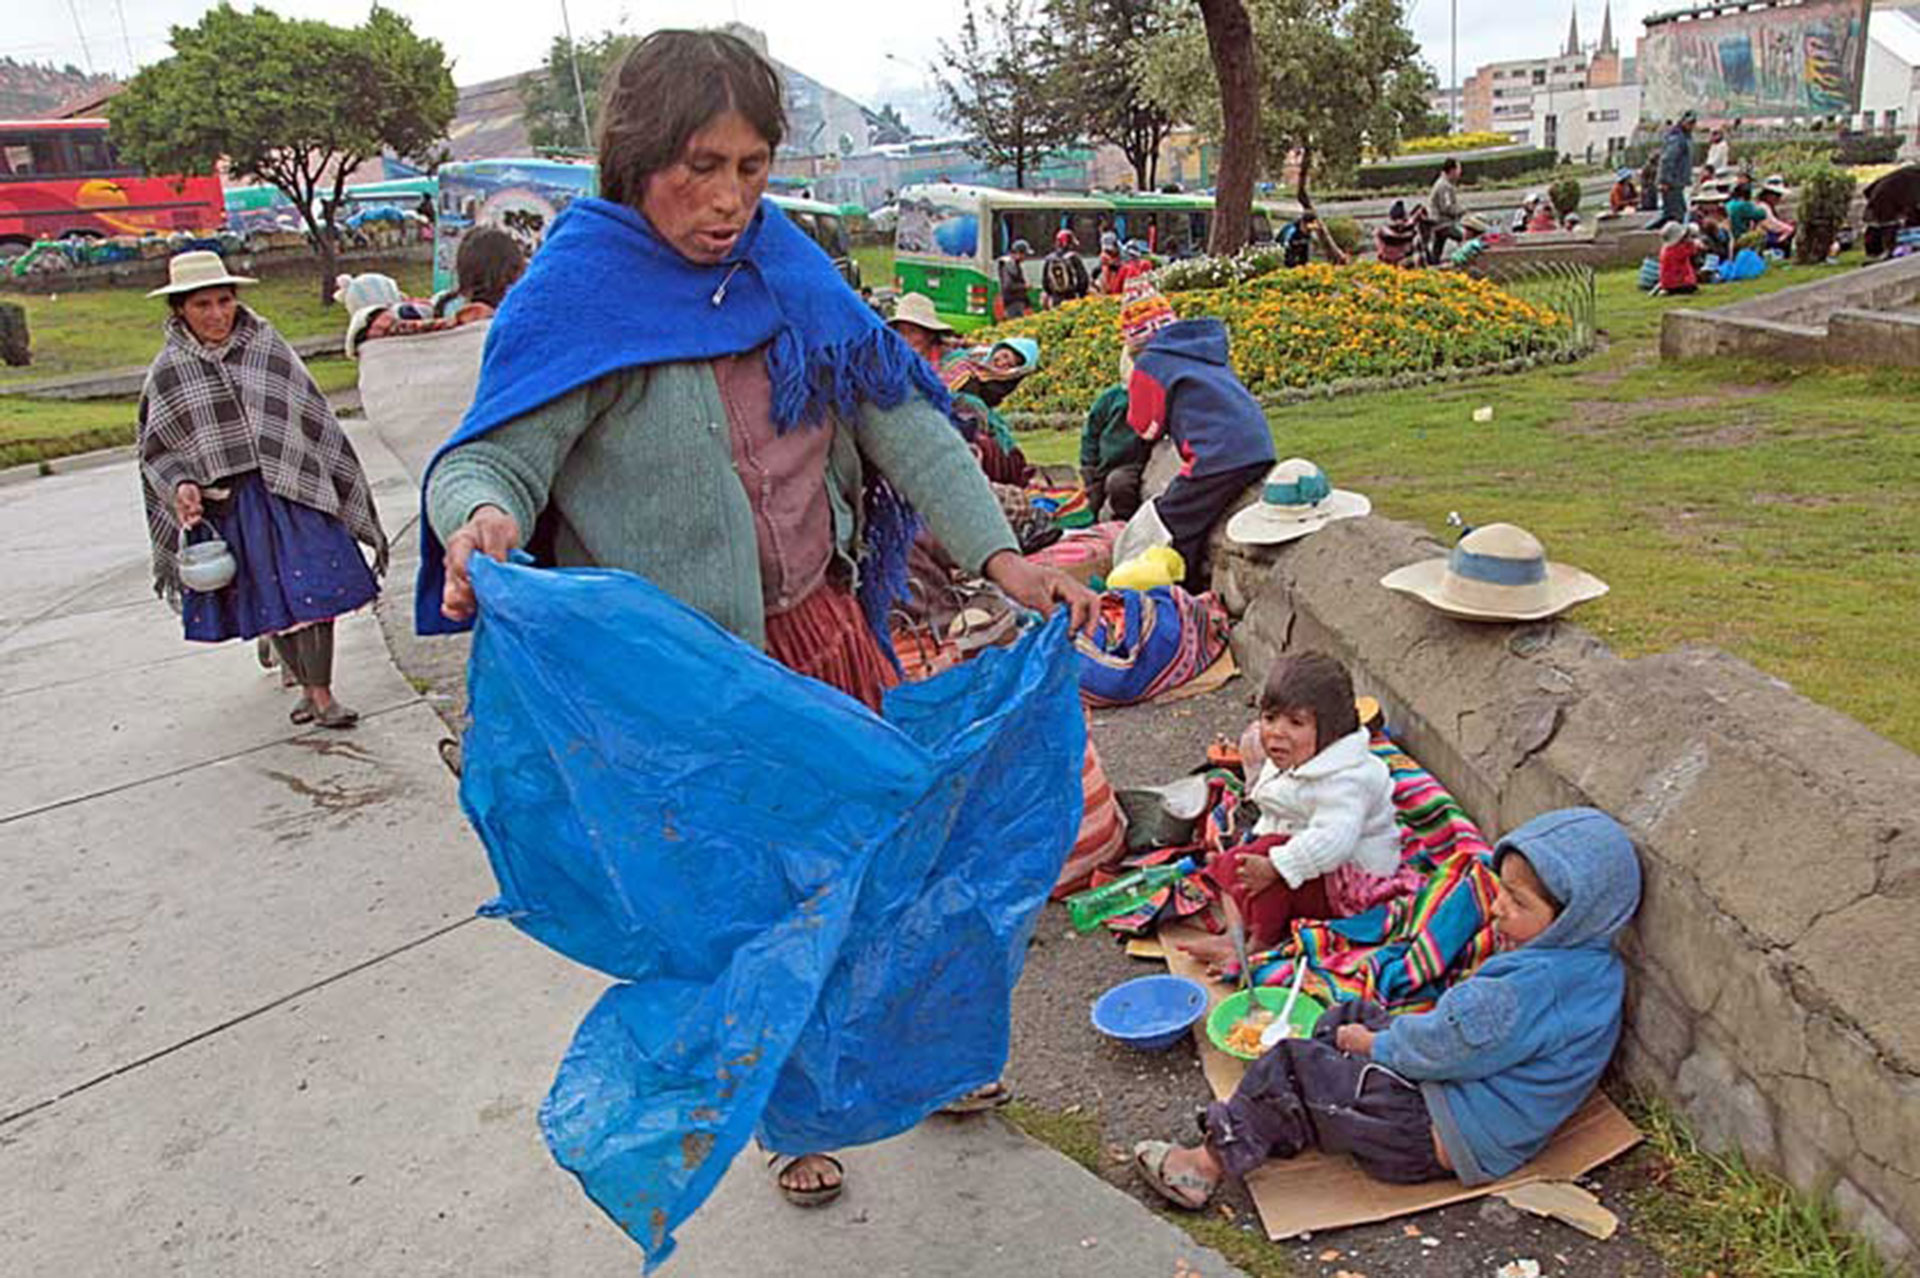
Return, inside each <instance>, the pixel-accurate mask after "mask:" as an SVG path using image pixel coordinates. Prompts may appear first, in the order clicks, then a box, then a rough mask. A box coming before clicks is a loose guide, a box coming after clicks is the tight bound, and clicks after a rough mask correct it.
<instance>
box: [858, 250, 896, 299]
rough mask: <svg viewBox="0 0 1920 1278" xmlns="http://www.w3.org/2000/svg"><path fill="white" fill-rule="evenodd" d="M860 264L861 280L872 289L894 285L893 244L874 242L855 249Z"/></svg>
mask: <svg viewBox="0 0 1920 1278" xmlns="http://www.w3.org/2000/svg"><path fill="white" fill-rule="evenodd" d="M853 260H854V261H856V262H858V263H859V264H860V282H861V283H863V284H865V285H866V286H867V287H868V288H871V289H883V288H892V287H893V245H891V244H874V245H868V246H865V247H861V248H856V249H854V250H853Z"/></svg>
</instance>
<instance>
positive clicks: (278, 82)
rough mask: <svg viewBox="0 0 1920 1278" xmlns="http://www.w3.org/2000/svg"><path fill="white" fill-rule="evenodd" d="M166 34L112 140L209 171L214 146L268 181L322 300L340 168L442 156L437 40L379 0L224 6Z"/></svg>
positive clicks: (341, 183) (447, 94)
mask: <svg viewBox="0 0 1920 1278" xmlns="http://www.w3.org/2000/svg"><path fill="white" fill-rule="evenodd" d="M172 41H173V54H172V56H171V57H168V58H167V59H165V60H164V61H161V62H156V63H154V64H153V65H152V66H149V67H147V68H145V69H144V70H142V71H141V72H140V73H139V74H138V75H136V76H135V77H134V78H133V81H132V82H131V83H130V84H129V85H128V86H127V88H126V91H125V92H123V93H121V94H120V95H119V96H118V97H116V98H115V99H113V101H112V102H111V103H110V104H109V106H108V110H109V112H110V113H111V116H112V120H113V137H114V144H115V146H117V147H118V148H119V150H120V152H121V154H123V155H125V156H126V157H127V158H128V159H130V160H131V161H133V162H134V163H136V164H138V165H140V166H141V167H142V168H145V169H147V170H148V171H149V172H155V173H211V172H213V171H214V167H215V165H217V164H218V163H219V162H220V160H221V159H222V158H223V157H224V158H225V160H226V162H227V171H228V172H229V173H231V174H233V175H234V176H236V177H241V178H249V179H253V180H256V181H262V182H268V183H271V184H272V185H274V186H276V187H278V188H279V189H280V190H281V192H282V193H284V194H285V195H286V197H287V198H288V199H289V200H291V201H292V202H293V207H294V208H295V209H296V210H298V212H299V214H300V217H301V219H302V220H303V221H304V222H305V223H306V226H307V234H308V236H309V238H310V239H311V240H312V242H313V245H314V248H315V251H316V252H317V253H318V254H319V256H320V263H321V272H320V297H321V300H322V301H330V300H332V296H333V277H334V271H335V267H336V266H337V264H338V256H337V255H338V235H339V231H338V228H337V226H336V225H335V216H336V214H337V213H338V211H339V208H340V202H341V195H342V192H343V191H344V190H345V188H346V182H347V175H348V174H349V173H351V172H353V170H354V169H356V168H358V167H359V166H360V165H361V164H363V163H365V162H366V161H368V160H371V159H373V158H374V157H375V156H378V155H380V154H381V153H382V152H386V151H390V152H393V153H394V154H396V155H399V156H401V157H403V158H408V159H414V160H418V161H419V162H421V163H422V164H424V165H427V166H432V165H433V164H435V163H437V161H438V158H439V157H438V156H437V155H436V154H434V152H435V148H436V144H437V143H438V142H439V141H440V139H441V138H443V137H445V136H446V132H447V125H448V124H449V123H451V122H452V120H453V111H454V102H455V95H454V88H453V75H452V73H451V72H450V71H449V70H448V69H447V60H446V57H445V55H444V54H443V53H442V52H441V49H440V45H439V42H438V41H434V40H426V39H422V38H421V37H419V36H416V35H415V34H414V33H413V28H412V27H411V26H409V25H408V23H407V20H406V19H405V18H403V17H401V16H400V15H399V14H397V13H395V12H393V11H392V10H391V9H383V8H381V7H380V6H379V5H377V4H376V5H375V6H374V7H373V10H372V11H371V12H370V13H369V14H368V15H367V20H366V21H365V22H364V23H362V24H361V25H360V26H358V27H352V28H346V27H336V26H332V25H330V24H328V23H325V22H316V21H311V20H306V19H289V18H282V17H280V16H279V15H277V14H275V13H272V12H270V11H268V10H266V9H254V10H252V11H250V12H247V13H240V12H237V11H235V10H234V9H233V8H232V7H231V6H230V5H226V4H222V5H220V6H219V7H218V8H215V9H211V10H208V11H207V13H206V14H205V15H204V16H202V18H201V19H200V24H199V25H198V26H194V27H175V28H173V33H172Z"/></svg>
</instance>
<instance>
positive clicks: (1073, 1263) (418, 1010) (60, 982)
mask: <svg viewBox="0 0 1920 1278" xmlns="http://www.w3.org/2000/svg"><path fill="white" fill-rule="evenodd" d="M355 433H356V436H357V442H358V444H359V447H360V449H361V452H362V455H363V457H364V458H365V459H366V461H367V464H368V470H369V472H370V474H371V476H372V478H373V480H374V481H375V485H376V496H377V499H378V501H379V503H380V507H381V511H382V514H383V516H384V518H385V519H386V521H387V526H388V527H389V528H390V529H394V530H404V529H406V527H407V525H408V523H409V521H410V519H411V515H412V511H413V503H414V498H413V484H412V481H411V479H410V477H409V476H408V475H407V474H406V473H405V472H404V470H403V469H402V468H401V466H400V464H399V463H398V462H397V461H396V460H395V458H394V455H393V454H392V453H391V452H389V451H388V449H387V448H386V447H385V446H384V445H383V444H382V443H381V442H380V441H379V440H378V439H376V438H374V437H373V436H372V435H371V433H370V432H367V431H366V430H365V429H364V428H356V431H355ZM407 537H408V534H407V533H405V532H402V540H403V541H404V540H406V539H407ZM404 581H405V576H404V575H400V576H397V577H396V583H397V584H404ZM176 625H177V623H176V622H175V621H174V619H173V618H172V616H171V615H170V614H169V613H168V612H167V611H166V610H165V609H164V608H163V607H161V606H160V605H158V604H157V603H155V602H154V600H153V598H152V596H151V594H150V592H149V590H148V586H147V572H146V551H145V540H144V533H143V530H142V526H141V521H140V515H139V509H138V504H137V501H136V485H135V477H134V473H133V470H132V467H131V465H130V464H128V463H118V464H110V465H106V466H101V467H96V468H92V469H87V470H82V471H78V472H75V473H71V474H62V475H57V476H53V477H50V478H46V479H39V480H33V481H29V482H26V483H19V484H14V485H10V486H6V487H0V722H4V723H5V724H6V726H7V736H8V750H7V761H8V766H7V767H6V768H5V769H4V770H0V871H4V876H5V882H6V884H7V887H8V891H7V892H6V893H5V894H4V896H0V1025H4V1027H5V1028H4V1033H0V1274H8V1275H13V1274H19V1275H40V1274H61V1275H66V1276H70V1278H89V1276H91V1275H125V1274H141V1275H143V1276H147V1278H152V1276H155V1275H163V1274H191V1275H195V1276H196V1278H204V1276H207V1275H241V1276H245V1278H262V1276H270V1275H276V1276H277V1275H288V1274H296V1273H298V1274H308V1273H312V1274H327V1273H337V1274H349V1275H354V1276H355V1278H363V1276H374V1275H404V1276H406V1278H412V1276H414V1275H443V1274H444V1275H460V1276H461V1278H478V1276H481V1275H545V1274H569V1275H586V1274H631V1273H635V1272H637V1267H638V1262H639V1258H640V1257H639V1252H638V1250H637V1249H636V1248H634V1247H632V1246H631V1245H630V1244H629V1243H628V1242H627V1241H626V1240H625V1239H624V1238H623V1237H621V1236H620V1235H619V1233H618V1232H617V1231H616V1230H615V1229H614V1228H613V1227H612V1226H611V1225H610V1224H609V1223H608V1222H606V1221H605V1220H604V1219H603V1218H602V1217H601V1216H600V1215H599V1214H598V1212H597V1211H596V1210H595V1209H594V1208H593V1207H592V1206H591V1204H590V1203H588V1201H587V1200H586V1198H585V1197H584V1196H583V1195H582V1194H580V1193H579V1192H578V1191H577V1190H576V1188H575V1187H574V1185H573V1182H572V1181H571V1180H570V1179H569V1178H568V1177H567V1176H565V1175H564V1174H563V1173H561V1172H560V1171H559V1170H558V1169H557V1168H556V1167H555V1166H554V1165H553V1164H552V1163H551V1162H550V1160H549V1159H548V1157H547V1155H546V1152H545V1150H544V1148H543V1147H542V1145H541V1142H540V1137H539V1134H538V1130H537V1127H536V1124H535V1114H536V1110H537V1107H538V1105H539V1102H540V1099H541V1097H542V1095H543V1094H544V1092H545V1089H546V1086H547V1083H548V1081H549V1079H550V1078H551V1076H552V1072H553V1069H554V1066H555V1064H556V1063H557V1061H558V1059H559V1056H560V1054H561V1052H562V1051H563V1050H564V1047H565V1045H566V1042H567V1040H568V1037H569V1035H570V1033H571V1031H572V1028H573V1026H574V1024H575V1023H576V1022H577V1021H578V1019H579V1018H580V1016H581V1015H582V1014H583V1013H584V1012H585V1011H586V1009H587V1007H588V1006H589V1005H590V1004H591V1002H592V1000H593V999H594V997H595V996H596V994H597V992H598V989H599V981H598V980H597V978H594V977H593V976H591V975H590V974H588V973H586V972H584V971H583V970H581V969H578V968H575V967H574V966H572V965H571V964H569V963H566V962H564V961H563V960H561V959H559V958H557V957H555V956H553V955H551V954H549V953H548V952H547V951H545V950H543V949H541V948H539V947H538V946H535V945H534V944H532V943H531V942H528V941H526V940H524V939H522V938H521V937H520V936H519V935H518V934H517V933H515V932H513V931H512V930H511V929H510V928H508V927H507V926H506V925H504V924H498V923H490V922H484V921H479V920H476V919H475V918H474V917H473V910H474V907H475V906H476V905H477V904H478V903H479V902H481V901H482V900H484V899H486V898H487V897H488V896H489V895H490V894H491V890H492V884H491V882H490V879H489V876H488V874H487V871H486V868H485V862H484V859H483V858H482V856H481V854H480V851H479V849H478V847H477V846H476V844H475V843H474V841H473V839H472V837H471V835H470V834H469V832H468V830H467V828H466V826H465V824H464V822H463V821H462V819H461V818H460V816H459V815H458V812H457V809H456V806H455V796H454V788H453V783H452V781H451V779H450V778H449V777H448V776H447V775H446V774H445V772H444V771H443V770H442V769H441V767H440V764H439V762H438V760H437V759H436V757H435V755H434V752H433V749H432V746H433V742H434V740H435V739H436V737H437V736H438V735H439V734H440V731H441V724H440V721H439V719H438V718H437V716H436V715H435V713H434V711H433V710H432V708H431V707H430V706H429V705H428V704H427V703H426V702H425V701H423V700H422V698H421V697H420V696H419V694H417V693H416V692H415V690H414V687H413V686H412V685H411V684H410V683H409V682H408V680H407V679H405V678H403V677H401V675H400V673H399V672H398V671H397V670H396V669H395V668H394V666H393V665H392V663H391V662H390V660H389V657H388V651H387V648H386V646H385V644H384V643H383V642H382V639H381V634H380V629H379V626H378V625H377V624H376V622H375V620H374V619H373V618H372V617H371V616H361V617H356V618H353V619H350V620H348V621H346V622H344V623H343V624H342V628H341V631H340V639H341V653H340V662H339V671H340V673H339V678H338V687H339V690H340V692H341V694H342V696H343V697H344V698H346V699H347V700H348V701H349V702H350V703H351V704H353V705H356V706H357V707H358V708H360V709H361V710H362V712H363V713H364V714H365V715H366V719H365V721H364V723H363V724H362V726H361V728H360V729H359V730H358V731H356V732H353V733H349V734H339V735H334V734H325V733H321V732H301V731H298V730H296V729H294V728H293V727H292V726H291V725H289V724H288V723H287V720H286V717H285V711H286V709H287V708H288V705H289V702H290V697H289V696H288V695H287V694H286V693H283V692H282V691H281V690H280V688H279V687H278V684H277V681H276V680H274V679H273V678H271V677H270V676H267V675H265V674H263V673H262V672H261V671H259V670H258V669H257V668H256V667H255V666H254V664H253V658H252V653H251V650H250V647H247V646H242V645H238V644H229V645H223V646H220V647H213V648H203V647H189V646H188V645H186V644H185V643H183V642H182V641H181V640H180V639H179V638H178V631H177V629H176ZM848 1161H849V1163H850V1166H851V1168H852V1173H853V1178H854V1179H853V1181H852V1187H851V1188H850V1190H849V1192H848V1195H847V1197H846V1198H845V1199H844V1200H843V1201H842V1202H841V1203H840V1204H838V1205H837V1206H835V1207H834V1208H832V1209H830V1210H828V1211H826V1212H821V1213H814V1214H803V1213H800V1212H798V1211H795V1210H792V1209H789V1208H786V1207H785V1206H784V1205H782V1204H780V1203H779V1202H778V1201H777V1200H776V1199H775V1198H774V1197H773V1195H772V1194H771V1191H770V1189H769V1187H768V1186H767V1184H766V1183H765V1182H764V1180H763V1178H762V1173H760V1172H759V1170H758V1169H757V1168H755V1167H752V1166H749V1165H748V1160H745V1159H743V1160H742V1161H741V1162H740V1163H739V1164H737V1165H736V1167H735V1168H734V1171H733V1173H732V1174H731V1175H730V1176H729V1178H728V1179H727V1181H726V1182H725V1183H724V1184H723V1185H722V1187H721V1189H720V1191H719V1193H718V1194H717V1195H716V1197H715V1199H714V1200H713V1202H711V1203H710V1204H709V1205H708V1208H707V1209H706V1210H705V1211H704V1212H703V1213H702V1214H701V1215H700V1217H698V1218H697V1219H696V1220H695V1221H694V1222H693V1223H692V1224H691V1225H689V1226H688V1227H687V1228H686V1229H685V1230H684V1231H683V1233H682V1235H681V1237H682V1249H681V1252H680V1255H679V1257H678V1258H677V1259H676V1260H675V1261H674V1262H673V1263H672V1264H671V1265H670V1267H669V1270H668V1272H670V1273H672V1272H679V1273H683V1274H688V1275H695V1276H700V1278H709V1276H710V1278H726V1276H731V1275H750V1274H751V1275H780V1274H803V1273H826V1274H844V1273H861V1274H872V1275H891V1274H900V1275H907V1274H913V1275H962V1274H968V1275H975V1274H977V1275H997V1274H1009V1275H1011V1274H1021V1275H1029V1274H1036V1273H1038V1274H1048V1275H1082V1274H1084V1275H1089V1276H1091V1275H1095V1274H1099V1275H1103V1278H1113V1275H1116V1274H1128V1275H1134V1274H1143V1275H1162V1274H1166V1275H1171V1274H1175V1273H1177V1272H1190V1273H1195V1274H1201V1273H1204V1274H1209V1275H1213V1274H1231V1273H1233V1272H1235V1271H1233V1270H1232V1269H1231V1268H1230V1267H1228V1266H1227V1265H1226V1264H1225V1263H1224V1262H1223V1261H1221V1260H1220V1259H1219V1258H1218V1257H1217V1256H1214V1255H1213V1254H1211V1253H1208V1252H1204V1251H1202V1250H1200V1249H1198V1248H1196V1247H1194V1246H1192V1245H1190V1243H1189V1241H1188V1240H1187V1239H1186V1237H1185V1236H1184V1235H1182V1234H1180V1233H1179V1232H1177V1231H1176V1230H1174V1229H1173V1228H1172V1227H1171V1226H1169V1225H1167V1224H1165V1223H1164V1222H1162V1221H1161V1220H1159V1219H1158V1218H1156V1217H1154V1216H1152V1215H1150V1214H1149V1213H1147V1212H1145V1211H1144V1210H1142V1209H1141V1208H1139V1207H1138V1206H1137V1205H1136V1204H1135V1203H1134V1202H1132V1201H1131V1200H1130V1199H1128V1198H1127V1197H1126V1196H1125V1195H1123V1194H1121V1193H1119V1192H1118V1191H1116V1190H1113V1189H1110V1188H1108V1187H1107V1186H1105V1185H1103V1184H1101V1183H1100V1182H1099V1181H1097V1180H1096V1179H1095V1178H1093V1177H1091V1176H1088V1175H1087V1174H1085V1173H1084V1172H1082V1171H1081V1170H1080V1169H1079V1168H1077V1167H1075V1166H1074V1165H1072V1164H1071V1163H1069V1162H1067V1161H1066V1160H1065V1159H1063V1158H1061V1157H1059V1156H1058V1155H1056V1154H1054V1153H1052V1152H1051V1151H1049V1150H1046V1149H1043V1148H1041V1147H1040V1146H1037V1145H1034V1144H1032V1143H1031V1142H1029V1141H1027V1140H1025V1139H1024V1138H1022V1137H1020V1136H1017V1135H1015V1134H1013V1133H1012V1132H1010V1131H1009V1130H1008V1129H1006V1128H1005V1127H1003V1126H1001V1125H1000V1124H999V1123H998V1122H997V1121H996V1120H992V1119H985V1120H973V1121H970V1122H967V1123H955V1122H950V1121H947V1120H934V1121H932V1122H930V1123H929V1124H927V1125H926V1126H923V1127H922V1128H920V1129H919V1130H917V1131H915V1132H913V1133H911V1134H909V1135H907V1136H905V1137H902V1138H900V1139H898V1140H895V1141H892V1142H888V1143H887V1144H885V1145H882V1146H877V1147H874V1148H872V1149H866V1150H859V1151H855V1152H854V1153H853V1154H852V1155H851V1156H850V1157H849V1160H848Z"/></svg>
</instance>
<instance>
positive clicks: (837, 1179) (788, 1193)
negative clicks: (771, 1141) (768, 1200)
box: [767, 1154, 847, 1207]
mask: <svg viewBox="0 0 1920 1278" xmlns="http://www.w3.org/2000/svg"><path fill="white" fill-rule="evenodd" d="M809 1158H811V1159H816V1160H818V1161H820V1162H824V1163H827V1164H830V1165H831V1167H832V1169H833V1176H834V1180H833V1183H832V1184H829V1185H820V1186H818V1187H816V1188H813V1189H801V1188H799V1187H798V1186H794V1185H789V1184H787V1183H786V1181H785V1180H784V1179H782V1177H784V1176H786V1174H787V1173H788V1172H790V1171H792V1170H793V1169H794V1168H795V1167H797V1166H799V1165H800V1164H801V1163H803V1162H805V1161H806V1160H808V1159H809ZM767 1169H768V1170H769V1171H771V1172H772V1173H773V1177H774V1183H775V1184H776V1185H778V1186H779V1187H780V1193H781V1195H782V1196H783V1197H785V1198H786V1200H787V1201H788V1202H790V1203H792V1204H793V1205H794V1206H795V1207H825V1206H826V1205H827V1204H828V1203H830V1202H832V1201H833V1200H834V1199H836V1198H838V1197H839V1196H840V1192H841V1191H842V1190H843V1189H845V1188H846V1187H847V1169H846V1168H845V1167H843V1166H841V1165H840V1160H839V1159H837V1158H835V1157H834V1156H833V1155H832V1154H799V1155H796V1156H795V1157H792V1158H786V1157H784V1156H783V1155H780V1154H769V1155H768V1156H767Z"/></svg>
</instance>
